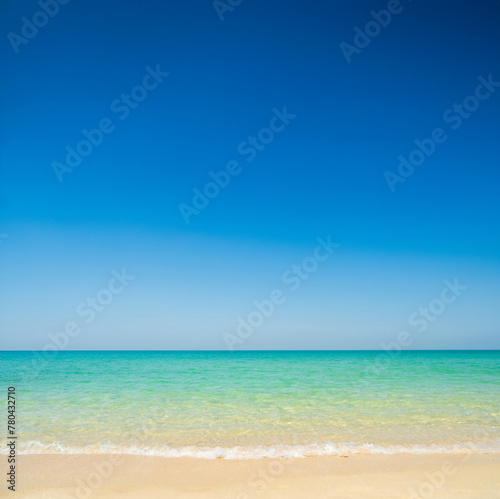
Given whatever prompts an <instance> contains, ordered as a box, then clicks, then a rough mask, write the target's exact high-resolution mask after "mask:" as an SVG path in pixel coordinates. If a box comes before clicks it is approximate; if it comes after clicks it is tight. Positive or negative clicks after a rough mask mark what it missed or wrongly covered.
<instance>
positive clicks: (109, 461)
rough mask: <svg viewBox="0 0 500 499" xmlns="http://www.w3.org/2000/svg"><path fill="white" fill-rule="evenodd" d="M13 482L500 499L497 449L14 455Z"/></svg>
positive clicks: (322, 497)
mask: <svg viewBox="0 0 500 499" xmlns="http://www.w3.org/2000/svg"><path fill="white" fill-rule="evenodd" d="M17 484H18V487H17V491H16V492H17V497H22V498H54V499H55V498H61V499H62V498H65V499H69V498H78V499H82V498H86V497H104V498H162V499H164V498H172V499H176V498H192V499H201V498H207V499H212V498H214V499H215V498H217V499H251V498H284V499H286V498H297V499H298V498H315V499H333V498H342V499H347V498H353V499H354V498H356V499H360V498H362V499H363V498H367V499H372V498H373V499H375V498H377V499H388V498H400V499H402V498H411V499H415V498H418V497H421V498H431V497H432V498H449V499H465V498H470V499H494V498H500V454H485V455H467V454H461V455H458V454H457V455H444V454H434V455H426V456H421V455H411V454H396V455H351V456H346V457H340V456H328V457H311V458H302V459H286V460H279V459H259V460H248V461H236V460H235V461H231V460H225V459H215V460H206V459H192V458H177V459H175V458H162V457H144V456H130V455H125V456H123V455H20V456H19V458H18V480H17ZM6 492H8V491H6V490H5V489H4V490H3V491H2V494H1V495H2V496H6Z"/></svg>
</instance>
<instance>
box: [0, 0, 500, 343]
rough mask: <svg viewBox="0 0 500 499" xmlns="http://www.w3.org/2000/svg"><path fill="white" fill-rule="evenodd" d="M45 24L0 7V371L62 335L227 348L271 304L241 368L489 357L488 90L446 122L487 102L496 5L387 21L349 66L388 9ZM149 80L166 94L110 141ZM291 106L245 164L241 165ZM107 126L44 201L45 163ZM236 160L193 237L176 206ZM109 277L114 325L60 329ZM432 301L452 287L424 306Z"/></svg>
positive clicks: (76, 15) (112, 2) (495, 307)
mask: <svg viewBox="0 0 500 499" xmlns="http://www.w3.org/2000/svg"><path fill="white" fill-rule="evenodd" d="M224 1H225V0H222V1H221V2H220V3H221V4H222V3H224ZM43 3H44V2H43V1H42V2H41V3H38V2H36V1H31V0H21V1H13V0H4V1H2V2H1V3H0V28H1V29H0V57H1V61H2V63H1V74H2V77H1V79H0V102H1V113H0V126H1V139H0V140H1V143H0V150H1V153H0V154H1V173H0V237H1V239H0V298H1V299H0V327H1V330H2V333H1V340H0V348H2V349H4V350H7V349H42V348H44V347H45V346H46V345H47V344H48V343H49V342H50V341H51V340H50V338H51V336H49V335H51V334H52V335H53V334H56V333H60V332H61V331H63V330H64V328H65V327H66V325H67V324H68V322H76V323H77V324H78V326H79V327H80V330H81V332H80V333H79V334H78V335H77V336H75V337H73V338H71V340H70V341H69V343H68V345H66V346H65V348H69V349H225V348H226V343H225V340H224V336H223V335H224V334H234V335H235V334H236V329H237V325H238V317H242V318H244V319H247V318H248V316H249V314H251V313H252V311H253V310H255V304H254V301H258V302H262V301H263V300H266V299H269V296H270V294H271V292H272V291H273V290H274V289H280V290H281V291H282V292H283V296H284V297H285V299H286V300H285V302H284V303H282V304H279V305H276V307H275V310H274V313H273V314H271V316H270V317H268V318H266V319H265V321H264V322H263V324H262V326H261V327H258V328H255V329H254V331H253V333H252V334H251V335H250V336H249V337H248V338H246V339H245V340H244V341H243V342H242V343H238V344H236V348H240V349H378V348H383V346H384V345H386V344H387V343H389V342H392V341H395V339H396V338H397V335H398V333H399V332H400V331H403V330H404V331H407V332H408V333H409V334H410V336H411V338H412V343H411V345H410V346H409V348H417V349H419V348H423V349H426V348H431V349H432V348H438V349H440V348H450V349H454V348H499V347H500V340H499V338H500V335H499V333H500V328H499V326H500V316H499V305H500V265H499V255H500V237H499V235H500V232H499V227H500V223H499V222H500V209H499V208H500V202H499V200H500V192H499V191H500V188H499V186H500V184H499V181H500V148H499V142H500V112H499V111H500V87H499V86H498V85H497V86H496V87H495V86H494V85H493V86H492V87H491V92H490V95H489V97H488V98H486V99H485V100H482V101H480V102H479V106H478V108H477V109H475V110H474V111H472V112H470V115H468V117H467V118H465V117H464V118H462V119H461V123H460V126H456V125H458V120H456V119H455V120H454V121H453V120H451V119H448V121H445V120H444V119H443V115H444V113H446V112H447V110H448V109H452V108H453V106H454V104H463V102H464V100H465V99H466V98H467V97H468V96H470V95H474V92H475V89H476V87H477V86H478V85H479V80H478V78H479V77H480V76H482V77H484V78H485V79H486V80H487V79H488V78H490V79H491V80H492V81H494V82H500V58H499V54H500V31H499V29H498V26H499V22H500V2H498V1H496V0H478V1H474V2H471V1H464V0H453V1H451V0H450V1H448V0H445V1H440V2H435V1H418V2H417V1H414V2H411V1H409V0H401V3H400V6H401V7H400V8H399V10H400V12H399V13H398V14H393V16H392V19H391V20H390V22H389V23H388V24H387V26H385V27H383V28H381V29H380V33H379V34H378V35H376V36H374V37H373V38H370V39H369V43H368V44H367V45H366V46H365V47H364V48H361V49H359V50H357V53H353V54H351V61H350V63H349V62H348V61H347V60H346V58H345V57H344V54H343V53H342V50H341V48H340V44H341V43H342V42H345V43H348V44H351V45H353V44H354V36H355V34H356V32H355V28H356V27H359V28H360V29H362V30H363V29H364V27H365V25H366V24H367V23H368V22H369V21H371V20H373V17H372V14H371V13H370V11H371V10H374V11H380V10H381V9H386V8H387V2H386V1H379V0H375V1H361V0H353V1H349V2H340V1H332V0H309V1H296V0H286V1H285V0H283V1H275V2H269V1H264V0H252V1H250V0H243V1H242V2H241V3H240V4H239V5H237V6H234V8H233V7H231V9H230V10H229V9H228V10H227V11H225V12H223V14H222V15H223V20H221V19H220V17H219V15H218V13H217V12H216V9H215V8H214V5H213V2H212V1H211V0H203V1H201V0H191V1H185V0H171V1H160V0H141V1H138V0H136V1H132V0H119V1H118V0H109V1H101V0H100V1H98V0H85V1H83V0H71V1H69V2H67V3H66V4H64V5H60V4H58V5H59V8H58V12H57V13H55V14H53V16H52V17H50V18H47V19H45V18H44V15H43V14H41V15H40V14H37V13H38V12H39V11H41V4H43ZM47 4H50V5H51V6H52V9H55V8H54V3H53V2H51V1H49V2H47ZM47 8H48V9H49V8H50V6H49V7H47ZM220 8H221V10H224V9H223V7H220ZM31 21H36V22H37V23H38V24H39V25H40V27H39V28H36V26H35V28H33V26H31V28H30V26H29V23H30V22H31ZM45 21H46V22H45ZM26 22H28V24H26ZM371 26H372V27H373V25H371ZM34 29H37V32H36V33H35V32H34ZM373 29H375V28H373ZM23 31H24V34H23ZM19 37H23V38H19ZM359 41H360V40H358V42H359ZM361 41H362V40H361ZM365 43H366V41H365ZM148 66H149V67H150V68H153V69H155V68H157V67H158V68H159V70H160V71H161V72H165V73H169V75H168V76H166V77H163V81H162V82H161V83H159V84H158V85H157V87H156V88H154V89H151V90H149V91H147V92H146V94H147V96H146V97H145V99H144V100H142V101H141V102H139V103H137V102H133V101H132V105H133V106H134V108H133V109H130V113H129V115H128V116H126V117H125V119H120V117H124V114H125V112H124V111H123V110H122V111H121V112H116V111H117V108H116V107H113V102H114V101H115V100H116V99H119V100H120V99H122V95H126V94H130V93H131V90H132V89H133V88H134V87H135V86H137V85H140V84H141V82H142V81H143V78H144V76H145V75H146V74H147V69H146V68H147V67H148ZM147 83H148V85H149V86H151V85H152V83H154V81H153V80H151V79H149V80H147ZM135 92H136V94H135V95H138V96H140V97H141V98H142V97H143V96H144V93H142V92H141V90H136V91H135ZM483 95H484V94H483ZM467 102H468V103H469V105H471V106H473V107H474V100H473V99H472V100H468V101H467ZM115 106H116V104H115ZM285 107H286V110H287V112H288V113H290V114H293V115H295V117H294V118H293V119H291V120H290V122H289V124H288V125H286V127H285V128H284V129H283V130H282V131H280V132H276V133H275V134H274V137H273V140H271V141H270V142H269V143H267V144H265V146H264V147H262V145H259V148H260V149H261V150H260V151H258V152H257V154H256V156H255V158H254V159H253V161H248V159H249V158H250V155H249V154H248V153H247V154H246V155H244V154H240V152H239V151H238V147H241V146H240V144H241V143H242V142H244V141H248V137H249V136H252V135H253V136H256V135H257V134H258V132H259V131H260V130H261V129H263V128H265V127H267V126H269V123H270V120H271V118H272V117H273V109H277V110H279V111H283V109H284V108H285ZM122 109H123V108H122ZM451 116H457V112H455V111H453V112H452V115H450V114H449V115H448V118H450V117H451ZM105 118H108V119H109V120H111V122H112V125H113V127H114V128H113V131H112V132H111V133H109V134H106V135H104V137H103V140H102V143H100V144H99V145H98V146H95V147H94V148H93V150H92V152H91V153H90V154H89V155H88V156H87V157H85V158H83V159H82V161H81V163H80V164H79V165H78V166H77V167H75V168H74V169H73V171H71V172H70V173H65V174H63V176H62V181H61V182H60V181H59V180H58V177H57V175H56V173H55V171H54V168H53V163H54V162H59V163H61V164H63V163H64V162H65V157H66V154H67V151H66V148H67V146H69V147H72V148H76V147H77V144H78V143H79V142H80V141H81V140H82V139H83V138H84V137H83V135H82V130H83V129H87V130H91V129H94V128H96V127H98V126H99V123H100V122H101V120H103V119H105ZM454 125H455V129H453V126H454ZM435 128H442V129H443V130H444V131H445V133H446V134H447V140H446V141H445V142H443V143H441V144H437V145H436V147H435V151H434V152H433V154H431V155H430V156H429V157H427V158H426V159H425V161H424V162H423V163H422V164H421V165H419V166H416V167H415V171H414V173H413V174H412V175H410V176H408V177H407V178H406V179H405V181H404V182H400V183H397V184H396V185H395V189H394V192H392V191H391V189H390V188H389V185H388V183H387V181H386V178H385V176H384V172H386V171H391V172H394V173H397V168H398V163H399V161H398V156H399V155H403V156H404V157H405V158H408V156H409V154H410V153H411V151H412V150H413V149H415V148H416V145H415V143H414V141H415V140H416V139H419V140H423V139H427V138H429V137H430V136H431V133H432V131H433V130H434V129H435ZM263 133H264V135H263V137H264V140H265V139H266V138H268V135H266V132H263ZM240 151H241V149H240ZM231 160H235V161H238V163H239V165H240V167H241V172H240V173H239V174H238V175H236V176H234V177H232V178H231V181H230V183H229V185H228V186H227V187H226V188H224V189H221V190H220V193H219V194H218V195H217V196H216V197H214V198H213V199H211V200H210V202H209V203H208V206H207V207H206V208H204V209H202V210H200V212H199V213H198V214H193V215H192V216H190V217H189V223H188V224H187V223H186V221H185V220H184V218H183V216H182V214H181V212H180V210H179V205H180V204H181V203H185V204H186V205H191V206H192V203H193V196H194V193H193V189H200V190H203V188H204V186H205V185H206V184H207V182H209V181H210V180H211V178H210V176H209V173H210V172H211V171H214V172H217V171H219V170H224V169H225V168H226V165H227V163H228V162H229V161H231ZM328 236H330V237H331V240H332V241H334V242H336V243H339V244H340V246H339V247H338V248H337V249H335V251H334V252H333V254H332V255H331V256H330V257H329V258H328V259H327V260H325V261H322V262H319V263H318V268H317V270H316V271H315V272H312V273H311V274H307V277H308V278H307V279H302V280H300V285H299V286H298V288H297V289H292V286H291V285H290V284H287V283H286V282H284V281H283V279H282V276H283V274H284V273H286V272H287V271H289V270H291V269H292V266H293V265H301V262H302V261H303V260H304V259H305V258H307V257H311V256H313V255H314V250H315V248H316V246H317V244H318V243H317V238H318V237H322V238H325V239H326V238H327V237H328ZM309 263H310V260H309ZM122 269H125V270H126V272H127V274H129V275H132V276H134V279H133V280H131V281H130V282H129V283H128V285H127V287H126V288H125V289H123V291H122V292H121V293H116V294H114V295H112V301H111V303H109V304H107V305H104V306H102V310H99V311H98V312H96V314H95V317H93V318H92V320H90V314H87V315H82V314H81V313H79V312H78V311H77V309H78V307H80V309H79V310H80V312H81V311H82V308H81V307H82V305H81V304H83V310H86V308H85V307H87V305H86V302H87V299H88V298H92V297H96V296H99V297H100V298H102V299H104V300H105V299H108V298H109V296H110V295H109V293H107V292H101V290H103V289H105V288H106V287H107V286H108V282H109V280H110V279H111V278H112V271H113V270H116V271H118V272H121V271H122ZM288 275H289V274H288ZM446 279H448V280H449V281H451V282H453V280H454V279H457V282H458V283H459V284H460V285H461V286H466V287H467V288H466V289H463V290H462V291H461V292H460V295H459V296H458V297H457V298H456V300H455V301H454V302H453V303H449V304H446V305H445V306H444V307H441V306H440V305H439V303H438V302H433V300H435V299H438V298H439V297H440V294H441V290H442V289H443V287H444V286H445V284H444V280H446ZM99 293H100V294H99ZM431 302H433V306H434V310H438V309H439V312H440V313H438V314H437V315H431V316H429V317H430V319H428V320H427V319H426V320H427V323H426V327H425V328H423V327H417V326H415V325H414V324H412V323H411V320H409V318H410V317H411V316H412V314H415V313H416V314H421V313H423V312H422V310H423V309H424V308H426V307H428V306H429V303H431ZM436 307H437V308H436ZM440 307H441V308H440ZM413 317H414V318H415V316H414V315H413ZM86 319H88V320H89V321H88V322H86ZM420 324H422V323H420ZM421 329H424V330H422V331H420V330H421Z"/></svg>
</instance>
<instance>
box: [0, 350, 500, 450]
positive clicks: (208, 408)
mask: <svg viewBox="0 0 500 499" xmlns="http://www.w3.org/2000/svg"><path fill="white" fill-rule="evenodd" d="M0 358H1V361H0V367H1V369H0V373H1V381H2V383H1V385H2V387H3V390H4V392H5V393H4V394H6V393H7V387H9V386H14V387H15V388H16V404H17V432H18V435H19V449H20V450H21V451H22V452H24V453H108V452H117V453H128V454H144V455H158V456H174V457H175V456H192V457H205V458H212V459H213V458H216V457H225V458H229V459H251V458H259V457H275V456H286V457H292V456H297V457H302V456H310V455H324V454H333V455H334V454H348V453H383V452H385V453H396V452H412V453H434V452H446V453H458V452H466V451H469V450H471V451H473V452H481V453H484V452H494V451H496V452H498V451H500V351H460V352H457V351H411V352H410V351H407V352H399V353H398V352H392V353H385V352H380V351H377V352H352V351H333V352H332V351H321V352H320V351H258V352H257V351H253V352H216V351H210V352H201V351H200V352H195V351H193V352H187V351H175V352H172V351H169V352H161V351H160V352H157V351H155V352H149V351H148V352H138V351H132V352H130V351H127V352H121V351H120V352H119V351H116V352H65V351H60V352H50V353H48V354H46V356H45V357H44V356H42V354H41V353H35V352H1V353H0ZM4 398H5V399H6V398H7V397H6V396H5V397H4Z"/></svg>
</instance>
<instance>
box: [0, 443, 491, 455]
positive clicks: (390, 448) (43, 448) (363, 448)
mask: <svg viewBox="0 0 500 499" xmlns="http://www.w3.org/2000/svg"><path fill="white" fill-rule="evenodd" d="M18 450H19V454H127V455H138V456H157V457H190V458H201V459H220V458H223V459H231V460H248V459H261V458H274V459H276V458H294V457H295V458H303V457H313V456H341V455H346V454H347V455H353V454H399V453H409V454H463V453H474V454H489V453H494V452H500V441H498V440H497V441H491V442H462V443H455V444H443V445H438V444H430V445H408V446H405V445H380V444H371V443H362V442H337V443H333V442H324V443H314V444H305V445H271V446H255V447H250V446H235V447H195V446H186V447H170V446H168V445H155V446H145V445H143V446H134V445H116V444H112V443H109V442H106V443H99V444H95V445H87V446H84V447H72V446H67V445H63V444H61V443H60V442H55V443H51V444H43V443H41V442H38V441H29V442H26V443H24V444H20V445H19V446H18ZM0 454H6V451H5V449H2V451H1V452H0Z"/></svg>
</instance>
